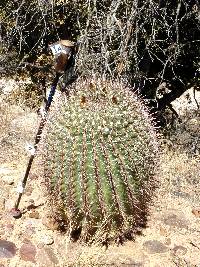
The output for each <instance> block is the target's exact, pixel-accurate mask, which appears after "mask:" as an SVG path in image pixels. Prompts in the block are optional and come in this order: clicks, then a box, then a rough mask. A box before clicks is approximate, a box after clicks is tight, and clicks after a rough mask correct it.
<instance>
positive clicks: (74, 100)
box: [44, 79, 158, 240]
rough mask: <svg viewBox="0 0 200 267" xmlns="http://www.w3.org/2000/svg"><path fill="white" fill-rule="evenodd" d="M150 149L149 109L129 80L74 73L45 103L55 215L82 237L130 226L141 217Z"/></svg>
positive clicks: (152, 162) (150, 181)
mask: <svg viewBox="0 0 200 267" xmlns="http://www.w3.org/2000/svg"><path fill="white" fill-rule="evenodd" d="M157 151H158V146H157V138H156V134H155V131H154V127H153V126H152V123H151V119H150V116H149V115H148V113H147V111H146V109H145V108H144V105H143V104H142V102H141V101H140V100H139V99H138V98H137V97H136V95H135V94H134V93H133V92H131V91H130V89H129V88H126V87H125V86H124V85H123V84H122V83H121V82H111V81H102V80H99V79H97V80H95V81H88V80H86V81H84V80H82V79H80V80H79V81H77V82H76V84H75V85H73V87H72V88H71V89H70V93H69V96H68V97H64V96H61V97H60V98H59V99H58V101H57V103H55V104H54V106H53V107H52V110H51V112H50V116H49V119H48V123H47V127H46V135H45V139H44V155H45V158H44V159H45V160H44V164H45V177H46V178H47V184H48V188H49V190H50V192H51V194H50V195H51V200H52V203H53V205H54V206H55V210H57V213H58V214H59V216H60V218H61V219H62V221H63V222H64V223H65V224H66V225H67V226H70V227H69V228H70V229H71V230H72V231H73V230H76V229H82V236H84V238H85V239H86V240H88V239H90V240H91V238H92V236H93V235H94V233H96V235H97V234H98V233H101V235H102V238H105V237H106V236H107V237H116V236H120V235H123V234H124V233H127V232H131V231H133V229H134V228H135V227H137V225H138V224H141V223H143V222H144V220H145V213H146V210H147V206H148V205H147V202H148V200H149V197H150V196H151V193H152V189H153V185H154V177H153V175H154V169H155V166H156V153H157ZM103 233H104V234H103Z"/></svg>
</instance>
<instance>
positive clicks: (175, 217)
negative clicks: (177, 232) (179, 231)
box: [164, 213, 188, 228]
mask: <svg viewBox="0 0 200 267" xmlns="http://www.w3.org/2000/svg"><path fill="white" fill-rule="evenodd" d="M164 223H165V224H166V225H169V226H172V227H177V228H187V227H188V222H187V221H186V219H185V218H184V217H183V216H182V215H180V214H175V213H171V214H167V215H166V216H165V217H164Z"/></svg>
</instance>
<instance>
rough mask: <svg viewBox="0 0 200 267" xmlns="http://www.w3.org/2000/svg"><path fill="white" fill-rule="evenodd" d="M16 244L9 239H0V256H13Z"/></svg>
mask: <svg viewBox="0 0 200 267" xmlns="http://www.w3.org/2000/svg"><path fill="white" fill-rule="evenodd" d="M16 251H17V248H16V245H15V244H14V243H12V242H10V241H6V240H0V258H13V257H14V256H15V254H16Z"/></svg>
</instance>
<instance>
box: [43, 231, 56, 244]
mask: <svg viewBox="0 0 200 267" xmlns="http://www.w3.org/2000/svg"><path fill="white" fill-rule="evenodd" d="M41 240H42V242H43V243H44V244H45V245H52V244H53V243H54V240H53V237H52V236H51V235H49V234H46V235H43V236H42V237H41Z"/></svg>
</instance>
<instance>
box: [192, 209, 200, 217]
mask: <svg viewBox="0 0 200 267" xmlns="http://www.w3.org/2000/svg"><path fill="white" fill-rule="evenodd" d="M192 213H193V214H194V216H195V217H197V218H200V208H198V209H193V210H192Z"/></svg>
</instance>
